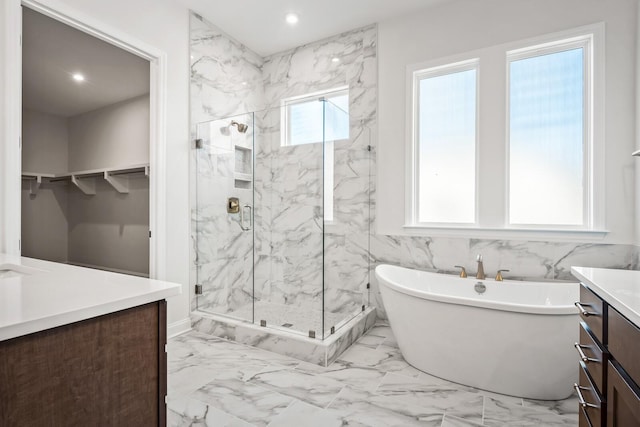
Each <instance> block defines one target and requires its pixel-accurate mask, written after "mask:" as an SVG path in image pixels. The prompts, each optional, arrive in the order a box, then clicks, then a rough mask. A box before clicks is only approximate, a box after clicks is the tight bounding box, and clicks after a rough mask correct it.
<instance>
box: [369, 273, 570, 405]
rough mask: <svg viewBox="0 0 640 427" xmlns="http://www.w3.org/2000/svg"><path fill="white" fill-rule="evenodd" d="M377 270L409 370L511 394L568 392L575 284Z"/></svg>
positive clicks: (532, 395) (554, 397) (538, 395)
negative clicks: (497, 280)
mask: <svg viewBox="0 0 640 427" xmlns="http://www.w3.org/2000/svg"><path fill="white" fill-rule="evenodd" d="M375 271H376V278H377V279H378V282H379V284H380V290H381V293H382V301H383V303H384V306H385V309H386V311H387V315H388V316H389V324H390V326H391V329H392V331H393V334H394V335H395V337H396V340H397V341H398V347H400V351H401V352H402V355H403V356H404V358H405V359H406V360H407V362H409V363H410V364H411V365H413V366H414V367H416V368H418V369H419V370H421V371H424V372H426V373H428V374H431V375H434V376H436V377H440V378H443V379H446V380H449V381H453V382H456V383H460V384H464V385H468V386H472V387H476V388H480V389H484V390H488V391H493V392H496V393H502V394H508V395H511V396H518V397H524V398H530V399H542V400H559V399H564V398H567V397H569V396H570V395H571V394H572V393H573V384H574V383H575V382H576V381H577V378H578V357H577V353H576V352H575V349H574V346H573V344H574V343H575V342H576V341H578V331H579V329H578V319H577V311H576V308H575V307H574V302H575V301H578V299H579V285H578V284H577V283H560V282H555V283H553V282H550V283H545V282H520V281H513V280H505V281H503V282H496V281H494V280H493V279H486V280H478V279H475V278H471V277H469V278H465V279H462V278H459V277H458V276H454V275H445V274H438V273H430V272H425V271H418V270H411V269H407V268H402V267H396V266H392V265H380V266H378V267H377V268H376V270H375ZM483 288H484V290H483Z"/></svg>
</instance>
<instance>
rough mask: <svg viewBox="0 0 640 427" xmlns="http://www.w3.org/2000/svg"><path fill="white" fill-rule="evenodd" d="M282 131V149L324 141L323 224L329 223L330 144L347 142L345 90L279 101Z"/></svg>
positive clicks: (347, 114) (331, 161)
mask: <svg viewBox="0 0 640 427" xmlns="http://www.w3.org/2000/svg"><path fill="white" fill-rule="evenodd" d="M321 101H326V102H321ZM282 129H284V132H282V145H283V146H287V145H289V146H290V145H302V144H315V143H322V142H323V141H324V152H323V155H324V173H323V175H324V220H325V221H326V222H331V221H333V184H334V179H333V178H334V177H333V175H334V170H333V165H334V155H333V154H334V153H333V152H334V141H338V140H343V139H348V138H349V90H348V88H338V89H333V90H328V91H323V92H315V93H312V94H307V95H303V96H299V97H295V98H289V99H285V100H283V101H282Z"/></svg>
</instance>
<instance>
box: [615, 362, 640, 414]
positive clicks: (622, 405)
mask: <svg viewBox="0 0 640 427" xmlns="http://www.w3.org/2000/svg"><path fill="white" fill-rule="evenodd" d="M607 372H608V373H607V375H608V386H607V399H608V400H607V426H611V427H627V426H639V425H640V391H639V390H638V388H637V386H636V385H634V384H633V382H632V381H631V380H630V379H629V378H628V377H627V376H626V374H624V373H622V370H621V368H620V365H618V364H617V363H616V362H609V366H608V369H607Z"/></svg>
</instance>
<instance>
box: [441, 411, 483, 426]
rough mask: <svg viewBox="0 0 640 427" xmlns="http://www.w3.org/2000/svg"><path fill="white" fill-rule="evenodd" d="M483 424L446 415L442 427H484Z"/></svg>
mask: <svg viewBox="0 0 640 427" xmlns="http://www.w3.org/2000/svg"><path fill="white" fill-rule="evenodd" d="M482 426H483V424H480V423H476V422H473V421H469V420H466V419H464V418H458V417H454V416H453V415H447V414H445V415H444V419H443V420H442V426H441V427H482Z"/></svg>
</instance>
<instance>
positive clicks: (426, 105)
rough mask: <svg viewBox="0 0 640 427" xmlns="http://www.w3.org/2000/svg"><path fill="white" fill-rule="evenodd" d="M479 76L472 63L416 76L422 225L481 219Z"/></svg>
mask: <svg viewBox="0 0 640 427" xmlns="http://www.w3.org/2000/svg"><path fill="white" fill-rule="evenodd" d="M477 74H478V73H477V62H476V61H471V62H464V63H458V64H452V65H448V66H445V67H437V68H433V69H427V70H422V71H420V72H418V73H416V74H415V75H414V79H415V80H414V86H415V90H416V93H415V97H416V104H415V109H416V121H417V123H416V135H415V142H416V143H415V146H414V150H415V153H416V156H415V164H414V167H415V172H416V173H415V190H416V198H417V203H416V206H415V207H416V209H417V212H416V217H417V219H418V222H420V223H467V224H469V223H470V224H473V223H475V221H476V212H475V203H474V201H475V189H476V184H475V183H476V179H475V174H476V105H477V96H476V79H477Z"/></svg>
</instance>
